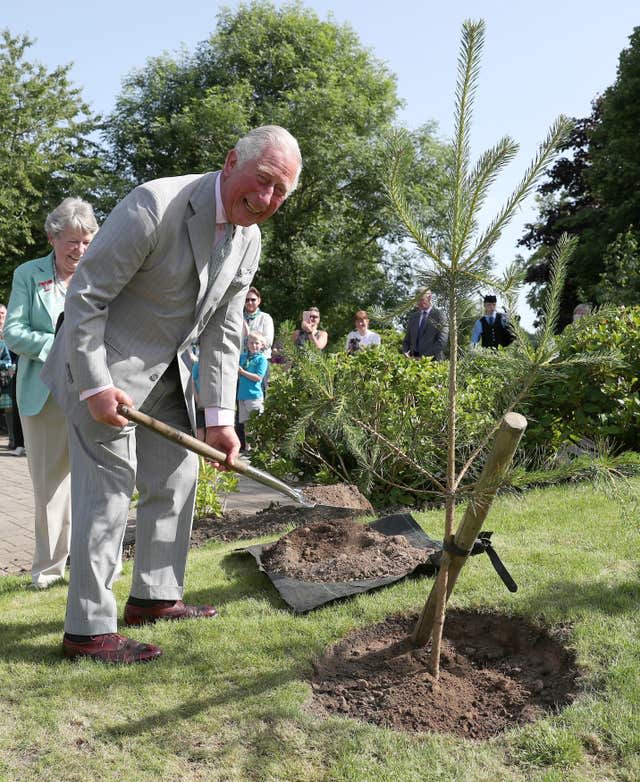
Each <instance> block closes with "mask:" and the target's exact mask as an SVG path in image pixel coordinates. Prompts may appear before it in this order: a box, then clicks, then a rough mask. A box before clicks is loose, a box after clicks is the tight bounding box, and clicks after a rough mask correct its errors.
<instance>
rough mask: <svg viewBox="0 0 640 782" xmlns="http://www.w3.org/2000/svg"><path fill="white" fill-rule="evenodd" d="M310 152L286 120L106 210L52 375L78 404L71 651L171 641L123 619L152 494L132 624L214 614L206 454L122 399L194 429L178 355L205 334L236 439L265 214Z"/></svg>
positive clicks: (205, 357)
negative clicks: (191, 560)
mask: <svg viewBox="0 0 640 782" xmlns="http://www.w3.org/2000/svg"><path fill="white" fill-rule="evenodd" d="M301 166H302V161H301V157H300V150H299V148H298V144H297V142H296V140H295V139H294V138H293V136H291V134H289V133H288V132H287V131H286V130H284V129H283V128H279V127H277V126H264V127H262V128H257V129H255V130H253V131H251V132H250V133H249V134H248V135H247V136H245V137H244V138H242V139H240V141H238V143H237V144H236V146H235V148H234V149H232V150H231V151H230V152H229V153H228V155H227V157H226V160H225V163H224V167H223V169H222V171H220V172H216V173H209V174H203V175H188V176H182V177H171V178H168V179H159V180H155V181H153V182H149V183H147V184H144V185H141V186H140V187H137V188H136V189H135V190H133V191H132V192H131V193H130V194H129V195H128V196H127V197H126V198H124V199H123V201H121V202H120V203H119V204H118V205H117V206H116V208H115V209H114V210H113V212H112V213H111V214H110V215H109V217H108V219H107V220H106V221H105V223H104V225H103V227H102V229H101V230H100V232H99V233H98V235H97V237H98V238H97V239H96V240H94V242H93V243H92V245H91V247H90V251H89V252H87V253H86V255H85V257H84V260H83V262H82V264H80V266H79V267H78V271H77V272H76V274H75V275H74V277H73V281H72V283H71V286H70V287H69V291H68V293H67V299H66V304H65V318H64V324H63V326H62V329H61V331H60V333H59V335H58V337H57V338H56V340H55V342H54V347H53V349H52V351H51V353H50V355H49V359H48V361H47V363H46V365H45V368H44V370H43V373H42V377H43V379H44V381H45V383H46V384H47V385H48V386H49V387H50V388H51V390H52V392H53V393H54V395H55V397H56V398H57V399H58V401H59V402H60V404H61V406H62V408H63V409H64V410H65V413H66V415H67V421H68V427H69V451H70V459H71V476H72V477H71V483H72V490H71V491H72V519H73V522H72V541H71V570H70V580H69V597H68V603H67V614H66V619H65V635H64V639H63V650H64V653H65V654H66V655H67V656H69V657H74V658H75V657H91V658H94V659H97V660H101V661H106V662H115V663H129V662H140V661H145V660H150V659H154V658H156V657H158V656H160V654H161V650H160V649H159V648H158V647H156V646H152V645H150V644H141V643H138V642H137V641H135V640H133V639H130V638H126V637H125V636H122V635H120V634H118V632H117V607H116V602H115V599H114V596H113V592H112V589H111V586H112V583H113V580H114V578H115V576H116V574H117V565H118V558H119V552H120V550H121V546H122V540H123V536H124V531H125V526H126V520H127V514H128V508H129V502H130V498H131V494H132V492H133V490H134V487H136V486H137V489H138V491H139V494H140V499H139V501H138V506H137V519H136V554H135V564H134V571H133V578H132V584H131V594H130V597H129V599H128V601H127V604H126V606H125V611H124V620H125V623H126V624H128V625H140V624H143V623H147V622H155V621H157V620H158V619H185V618H190V617H201V616H206V617H213V616H215V615H216V613H217V612H216V610H215V608H213V607H212V606H189V605H185V604H184V603H183V602H182V594H183V582H184V571H185V565H186V558H187V553H188V549H189V539H190V534H191V521H192V515H193V508H194V503H195V491H196V483H197V473H198V460H197V457H196V456H195V455H194V454H192V453H190V452H188V451H187V450H186V449H184V448H183V447H181V446H179V445H176V444H174V443H172V442H169V441H166V440H164V439H163V438H161V437H158V436H157V435H154V434H153V433H152V432H147V431H143V430H142V429H137V428H136V427H134V426H132V425H131V424H130V423H129V421H128V420H127V419H126V418H124V417H123V416H121V415H120V414H119V413H118V411H117V406H118V404H119V403H124V404H126V405H132V406H135V407H139V408H140V409H141V410H143V411H145V412H147V413H150V414H151V415H153V416H155V417H157V418H160V419H162V420H164V421H166V422H167V423H169V424H171V425H173V426H175V427H177V428H179V429H182V430H183V431H192V430H194V428H195V409H194V404H193V398H192V392H191V384H190V382H189V380H190V373H189V369H188V366H187V365H186V364H185V363H184V362H183V360H182V358H181V356H182V355H183V354H185V351H187V349H188V348H189V346H190V345H191V343H192V342H193V341H194V340H199V342H200V401H201V404H202V406H203V407H204V408H205V415H206V424H207V429H206V440H207V442H208V443H209V444H210V445H213V446H215V447H217V448H219V449H221V450H223V451H225V452H226V453H227V454H228V459H229V460H230V461H232V460H233V459H234V458H235V457H236V456H237V455H238V450H239V442H238V439H237V437H236V434H235V430H234V410H235V391H236V381H237V368H238V357H239V351H240V345H241V342H242V322H243V307H244V302H245V296H246V292H247V290H248V289H249V286H250V285H251V282H252V279H253V276H254V274H255V272H256V269H257V266H258V261H259V257H260V230H259V228H258V225H259V224H260V223H263V222H264V221H265V220H267V219H268V218H269V217H271V215H273V214H274V213H275V212H276V210H277V209H278V208H279V207H280V206H281V205H282V204H283V203H284V201H285V200H286V198H287V196H288V195H289V194H290V193H291V192H292V191H293V190H294V189H295V187H296V185H297V182H298V177H299V174H300V169H301Z"/></svg>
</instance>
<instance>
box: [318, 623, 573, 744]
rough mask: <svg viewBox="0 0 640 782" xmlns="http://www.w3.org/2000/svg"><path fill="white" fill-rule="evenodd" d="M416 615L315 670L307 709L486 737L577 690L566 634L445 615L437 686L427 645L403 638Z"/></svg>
mask: <svg viewBox="0 0 640 782" xmlns="http://www.w3.org/2000/svg"><path fill="white" fill-rule="evenodd" d="M417 618H418V617H417V615H414V616H393V617H390V618H389V619H387V620H386V621H385V622H382V623H380V624H376V625H373V626H369V627H365V628H363V629H361V630H357V631H355V632H353V633H351V634H349V635H348V636H347V637H346V638H344V639H343V640H342V641H341V642H339V643H338V644H336V645H335V646H334V647H332V648H331V649H330V650H329V651H328V652H327V653H326V654H325V655H324V656H323V657H322V658H321V659H320V660H319V661H318V662H317V663H315V665H314V669H315V672H314V674H313V677H312V679H311V686H312V690H313V700H312V703H311V709H312V711H313V712H315V713H316V714H321V715H326V714H334V715H335V714H338V715H342V716H345V717H352V718H355V719H360V720H364V721H366V722H371V723H374V724H376V725H380V726H384V727H388V728H393V729H396V730H401V731H420V732H422V731H432V732H436V733H448V734H453V735H455V736H460V737H464V738H470V739H489V738H491V737H492V736H495V735H496V734H498V733H501V732H502V731H504V730H508V729H510V728H514V727H516V726H518V725H523V724H525V723H528V722H533V721H534V720H537V719H540V718H541V717H543V716H544V715H545V714H547V713H549V712H557V711H558V710H559V709H561V708H563V707H564V706H566V705H568V704H569V703H571V702H572V701H573V700H574V699H575V697H576V695H577V693H578V687H579V678H580V671H579V669H578V667H577V664H576V659H575V655H574V653H573V652H572V651H571V650H570V649H568V648H566V646H565V644H566V641H567V640H568V631H567V629H566V628H561V629H559V630H555V631H553V632H551V631H548V630H545V629H541V628H539V627H535V626H534V625H533V624H531V623H529V622H527V621H526V620H524V619H521V618H518V617H508V616H502V615H498V614H480V613H475V612H464V611H457V610H450V611H448V612H447V619H446V623H445V627H444V641H443V653H442V657H441V670H440V680H439V681H438V682H437V683H436V682H435V681H434V679H433V677H432V676H431V674H430V673H429V651H430V647H429V646H426V647H422V648H415V647H414V646H413V644H412V643H411V640H410V635H411V633H412V631H413V629H414V627H415V624H416V621H417Z"/></svg>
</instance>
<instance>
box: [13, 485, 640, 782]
mask: <svg viewBox="0 0 640 782" xmlns="http://www.w3.org/2000/svg"><path fill="white" fill-rule="evenodd" d="M635 488H636V489H640V481H638V480H636V481H635ZM415 516H416V518H417V519H418V520H419V521H420V523H421V524H422V525H423V527H424V528H425V530H426V531H427V532H428V533H429V534H430V535H432V536H433V537H440V529H441V525H442V515H441V514H440V513H437V512H430V513H424V514H415ZM486 527H487V528H488V529H493V530H495V532H494V537H493V540H494V545H495V547H496V549H497V551H498V552H499V553H500V555H501V557H502V558H503V560H504V562H505V563H506V564H507V566H508V567H509V569H510V571H511V573H512V575H513V576H514V578H515V580H516V581H517V583H518V585H519V591H518V592H517V593H516V594H513V595H512V594H509V593H508V592H507V591H506V590H505V588H504V586H503V585H502V583H501V581H500V580H499V579H498V577H497V576H496V574H495V572H494V571H493V569H492V567H491V565H490V563H489V560H488V558H487V557H474V558H473V559H471V560H470V562H469V563H468V565H467V566H466V567H465V568H464V570H463V572H462V575H461V577H460V579H459V581H458V584H457V587H456V590H455V592H454V595H453V598H452V605H455V606H458V607H478V606H482V607H487V608H491V609H495V610H500V611H504V612H506V613H508V614H514V615H515V614H517V615H522V616H526V617H529V618H530V619H532V620H533V621H535V622H545V623H547V624H550V625H554V624H563V625H569V626H570V628H571V632H570V638H571V644H572V645H573V646H574V647H575V649H576V651H577V654H578V659H579V662H580V664H581V665H582V666H583V667H584V669H585V671H586V676H585V681H584V689H583V692H582V694H581V695H580V697H579V698H578V700H577V701H576V702H575V703H574V704H573V705H572V706H571V707H570V708H568V709H566V710H565V711H564V712H563V713H562V714H560V715H555V716H549V717H548V718H546V719H544V720H542V721H540V722H538V723H536V724H532V725H529V726H526V727H523V728H518V729H515V730H513V731H511V732H510V733H507V734H504V735H502V736H500V737H497V738H495V739H493V740H492V741H490V742H483V743H474V742H470V741H465V740H462V739H456V738H451V737H447V736H441V735H431V734H419V735H416V734H401V733H395V732H393V731H389V730H386V729H382V728H378V727H375V726H372V725H367V724H364V723H360V722H356V721H353V720H347V719H340V718H331V719H325V720H323V719H319V718H317V717H315V716H311V714H310V713H309V712H308V711H307V709H306V707H305V703H306V701H307V700H308V698H309V695H310V687H309V685H308V684H307V682H306V676H307V674H308V673H309V671H310V667H311V661H312V660H313V659H314V657H316V656H317V655H319V654H320V653H321V652H322V651H323V649H324V648H325V647H326V646H327V645H328V644H330V643H332V642H334V641H336V640H338V639H339V638H341V637H342V636H343V635H344V634H345V633H347V632H348V631H349V630H351V629H352V628H355V627H359V626H362V625H365V624H368V623H372V622H376V621H379V620H381V619H382V618H384V617H385V616H387V615H388V614H391V613H395V612H398V611H407V612H408V611H416V610H417V609H419V608H420V607H421V606H422V604H423V602H424V600H425V598H426V595H427V593H428V591H429V589H430V588H431V581H429V580H427V579H417V580H407V581H405V582H402V583H399V584H396V585H394V586H392V587H389V588H387V589H383V590H380V591H378V592H375V593H371V594H368V595H361V596H359V597H357V598H355V599H352V600H349V601H345V602H342V603H337V604H334V605H330V606H326V607H324V608H322V609H320V610H317V611H315V612H312V613H311V614H308V615H306V616H296V615H294V614H292V613H291V612H290V611H289V610H287V609H286V607H285V606H284V605H283V604H282V603H281V601H280V600H279V598H278V597H277V594H276V592H275V590H274V589H273V588H272V586H271V585H270V583H269V581H268V580H267V578H266V577H265V576H264V575H263V574H260V573H259V572H258V571H257V569H256V566H255V563H254V560H253V559H252V558H251V557H249V556H246V555H239V554H236V553H234V552H233V548H234V546H233V545H231V544H229V545H217V544H211V545H209V546H208V547H205V548H204V549H200V550H197V551H193V552H192V553H191V555H190V562H189V568H188V572H187V585H186V587H187V588H186V595H185V597H186V599H188V600H190V601H193V602H212V603H214V604H215V605H217V606H218V607H219V609H220V618H219V619H217V620H215V621H207V620H198V621H195V622H183V623H173V624H172V623H163V624H159V625H156V626H153V627H145V628H141V629H139V630H137V631H136V632H135V634H134V633H132V635H134V636H135V637H136V638H139V639H140V640H143V641H148V642H152V643H157V644H159V645H160V646H162V648H163V650H164V656H163V657H162V658H161V659H160V660H159V661H158V662H156V663H151V664H148V665H140V666H129V667H123V668H117V667H110V666H104V665H97V664H95V663H92V662H90V661H84V662H81V663H71V662H68V661H66V660H64V659H63V657H62V654H61V646H60V641H61V634H62V622H63V615H64V608H65V600H66V587H65V586H64V585H59V586H56V587H54V588H52V589H50V590H48V591H46V592H32V591H30V590H27V589H25V586H26V583H27V580H26V579H25V578H18V577H5V578H3V579H0V611H1V615H2V623H1V632H0V780H3V781H4V780H6V781H7V782H14V781H17V780H21V781H22V780H24V781H25V782H27V781H28V782H33V780H51V781H52V782H54V781H55V782H75V781H76V780H78V781H79V780H83V782H84V781H86V780H93V781H96V780H99V781H102V780H114V781H115V780H118V782H134V780H135V782H145V781H146V780H156V781H157V780H182V781H183V782H191V781H192V780H221V781H222V780H224V781H225V782H232V781H233V782H245V781H249V782H251V781H253V780H260V781H262V780H264V781H265V782H266V781H267V780H268V781H269V782H289V781H290V782H307V781H308V782H312V781H313V782H320V780H323V781H325V780H326V781H327V782H329V781H331V782H338V781H340V782H343V781H344V782H346V781H347V780H349V781H350V782H387V780H388V781H389V782H414V780H415V782H435V781H436V780H442V781H443V782H445V781H446V782H453V781H454V780H461V781H462V780H464V782H479V781H480V780H486V781H487V782H489V781H491V782H496V781H497V780H505V781H506V780H508V781H509V782H518V781H520V780H521V781H522V782H525V780H526V782H560V781H562V782H574V781H575V782H577V781H578V780H594V782H595V780H598V782H607V780H625V781H626V782H631V781H632V780H633V781H634V782H637V780H639V779H640V633H639V626H640V625H639V621H638V620H639V614H640V599H639V598H640V587H639V579H638V576H639V574H638V538H639V536H638V520H637V519H635V520H634V519H633V518H631V519H630V518H629V517H628V515H627V517H626V518H625V517H624V515H623V513H622V512H621V509H620V507H619V506H618V505H617V504H616V502H614V501H613V500H612V499H611V497H610V496H607V495H606V494H603V493H602V492H599V491H598V490H594V489H592V488H591V487H589V486H586V485H578V486H568V487H567V486H565V487H555V488H551V489H545V490H535V491H532V492H530V493H528V494H525V495H508V496H503V497H501V498H500V499H498V500H497V501H496V502H495V504H494V507H493V509H492V511H491V513H490V516H489V519H488V521H487V524H486ZM130 573H131V567H130V565H127V566H126V567H125V573H124V576H123V578H122V579H120V581H118V582H117V584H116V587H115V589H116V593H117V597H118V600H119V604H120V607H121V608H122V606H123V604H124V601H125V599H126V596H127V594H128V586H129V578H130Z"/></svg>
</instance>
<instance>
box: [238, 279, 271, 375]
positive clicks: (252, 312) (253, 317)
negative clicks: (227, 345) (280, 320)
mask: <svg viewBox="0 0 640 782" xmlns="http://www.w3.org/2000/svg"><path fill="white" fill-rule="evenodd" d="M261 304H262V297H261V296H260V291H259V290H258V289H257V288H255V287H253V285H252V286H251V287H250V288H249V290H248V291H247V296H246V298H245V300H244V313H243V316H244V323H243V327H242V338H243V339H242V351H243V353H246V351H247V337H248V335H249V332H250V331H257V332H259V333H260V334H262V336H263V337H264V350H263V351H262V355H263V356H264V357H265V358H266V359H267V361H268V360H270V359H271V347H272V345H273V335H274V328H273V318H272V317H271V315H268V314H267V313H266V312H263V311H262V310H261V309H260V305H261Z"/></svg>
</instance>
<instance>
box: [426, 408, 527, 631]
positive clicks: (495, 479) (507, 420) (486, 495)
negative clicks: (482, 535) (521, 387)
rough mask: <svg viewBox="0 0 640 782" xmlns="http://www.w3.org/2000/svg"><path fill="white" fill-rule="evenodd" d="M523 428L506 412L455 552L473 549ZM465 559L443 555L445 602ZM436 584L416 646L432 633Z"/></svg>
mask: <svg viewBox="0 0 640 782" xmlns="http://www.w3.org/2000/svg"><path fill="white" fill-rule="evenodd" d="M526 428H527V419H526V418H525V417H524V416H523V415H520V414H519V413H507V415H505V417H504V419H503V420H502V423H501V424H500V428H499V429H498V431H497V433H496V438H495V440H494V442H493V448H492V449H491V452H490V453H489V456H488V457H487V461H486V462H485V465H484V468H483V470H482V473H481V475H480V478H479V479H478V482H477V483H476V487H475V490H474V492H473V494H472V495H471V499H470V501H469V505H468V506H467V509H466V511H465V514H464V517H463V519H462V521H461V522H460V525H459V527H458V529H457V530H456V534H455V536H454V540H453V543H454V545H455V547H456V549H459V550H461V551H465V552H469V551H471V549H472V548H473V544H474V542H475V539H476V538H477V537H478V533H479V532H480V530H481V529H482V525H483V524H484V521H485V519H486V517H487V514H488V512H489V508H490V507H491V503H492V502H493V498H494V497H495V494H496V491H497V490H498V488H499V486H500V484H501V483H502V481H503V480H504V476H505V475H506V473H507V470H508V469H509V467H510V465H511V462H512V461H513V455H514V454H515V452H516V448H517V447H518V443H519V442H520V438H521V437H522V435H523V434H524V430H525V429H526ZM468 556H469V554H468V553H467V554H459V553H457V552H456V550H454V551H449V552H443V555H442V560H441V563H440V567H441V568H443V567H445V568H447V580H446V583H447V600H448V599H449V597H450V595H451V593H452V591H453V587H454V586H455V583H456V581H457V579H458V575H459V574H460V571H461V570H462V567H463V565H464V563H465V562H466V561H467V558H468ZM436 585H437V582H436V584H434V586H433V587H432V589H431V592H430V593H429V597H428V598H427V601H426V603H425V605H424V608H423V609H422V615H421V616H420V619H419V620H418V623H417V624H416V628H415V630H414V632H413V641H414V643H415V644H416V646H424V645H425V644H426V643H427V641H428V640H429V637H430V636H431V631H432V630H433V624H434V618H435V616H436V603H437V591H436Z"/></svg>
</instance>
